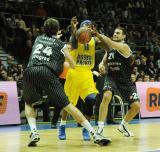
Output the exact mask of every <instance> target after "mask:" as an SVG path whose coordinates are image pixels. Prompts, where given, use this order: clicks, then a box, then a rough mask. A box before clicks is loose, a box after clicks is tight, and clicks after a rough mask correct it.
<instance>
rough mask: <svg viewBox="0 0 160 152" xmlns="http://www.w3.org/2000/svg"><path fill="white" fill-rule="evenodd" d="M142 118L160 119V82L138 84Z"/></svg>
mask: <svg viewBox="0 0 160 152" xmlns="http://www.w3.org/2000/svg"><path fill="white" fill-rule="evenodd" d="M136 87H137V92H138V95H139V97H140V103H141V109H140V114H141V117H142V118H145V117H160V82H136Z"/></svg>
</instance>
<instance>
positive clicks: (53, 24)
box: [44, 18, 59, 37]
mask: <svg viewBox="0 0 160 152" xmlns="http://www.w3.org/2000/svg"><path fill="white" fill-rule="evenodd" d="M58 31H59V22H58V20H56V19H54V18H48V19H47V20H46V21H45V22H44V32H45V34H46V35H47V36H49V37H51V36H53V35H56V34H57V32H58Z"/></svg>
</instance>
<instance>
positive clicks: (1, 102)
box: [0, 92, 8, 114]
mask: <svg viewBox="0 0 160 152" xmlns="http://www.w3.org/2000/svg"><path fill="white" fill-rule="evenodd" d="M7 102H8V96H7V93H5V92H0V114H3V113H5V112H6V109H7Z"/></svg>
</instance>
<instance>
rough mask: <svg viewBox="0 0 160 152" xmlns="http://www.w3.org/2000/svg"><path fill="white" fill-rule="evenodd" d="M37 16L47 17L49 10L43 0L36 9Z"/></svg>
mask: <svg viewBox="0 0 160 152" xmlns="http://www.w3.org/2000/svg"><path fill="white" fill-rule="evenodd" d="M36 16H38V17H42V18H46V17H47V10H46V8H45V7H44V4H43V3H42V2H41V3H40V4H39V6H38V8H37V9H36Z"/></svg>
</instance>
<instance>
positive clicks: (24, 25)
mask: <svg viewBox="0 0 160 152" xmlns="http://www.w3.org/2000/svg"><path fill="white" fill-rule="evenodd" d="M16 22H18V23H19V27H20V28H21V29H23V30H27V27H26V23H25V21H24V20H23V19H22V15H21V14H19V15H18V16H17V19H16Z"/></svg>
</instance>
